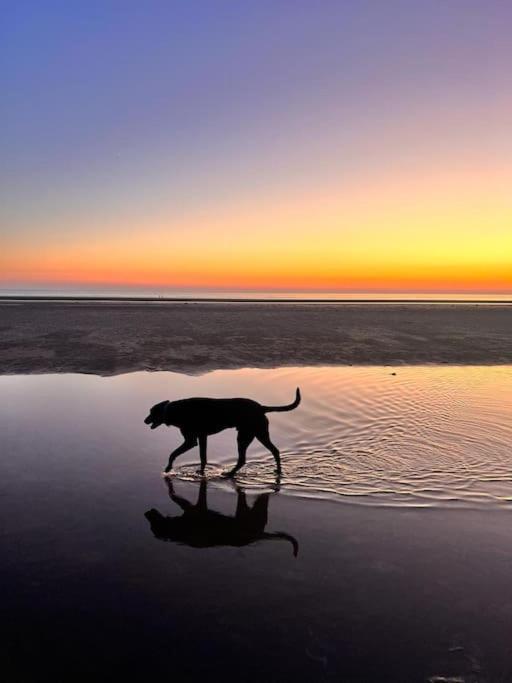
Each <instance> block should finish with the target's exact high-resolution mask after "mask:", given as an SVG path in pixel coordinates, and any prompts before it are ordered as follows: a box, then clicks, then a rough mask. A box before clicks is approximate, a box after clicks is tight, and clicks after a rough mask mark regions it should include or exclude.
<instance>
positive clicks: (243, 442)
mask: <svg viewBox="0 0 512 683" xmlns="http://www.w3.org/2000/svg"><path fill="white" fill-rule="evenodd" d="M253 439H254V434H253V433H252V432H243V431H239V432H238V436H237V439H236V440H237V443H238V460H237V463H236V465H235V466H234V467H233V469H232V470H230V471H229V472H227V474H226V476H228V477H233V476H234V475H235V474H236V473H237V472H238V470H239V469H241V468H242V467H243V466H244V465H245V455H246V453H247V449H248V448H249V444H250V443H251V441H252V440H253Z"/></svg>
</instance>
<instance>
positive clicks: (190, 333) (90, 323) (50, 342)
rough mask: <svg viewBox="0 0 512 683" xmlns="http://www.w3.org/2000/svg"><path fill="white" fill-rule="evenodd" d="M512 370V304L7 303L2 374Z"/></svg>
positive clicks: (0, 318)
mask: <svg viewBox="0 0 512 683" xmlns="http://www.w3.org/2000/svg"><path fill="white" fill-rule="evenodd" d="M428 363H449V364H462V365H466V364H471V365H477V364H480V365H482V364H509V363H512V307H511V306H506V305H495V306H494V305H472V304H460V305H459V304H413V305H410V304H409V305H408V304H325V305H324V304H284V303H279V304H276V303H273V304H271V303H270V304H269V303H243V304H241V303H192V302H191V303H169V302H166V303H158V302H144V303H126V302H116V303H112V302H94V301H72V302H70V301H68V302H61V301H48V302H34V301H27V302H21V301H5V300H4V301H0V373H1V374H11V373H49V372H85V373H95V374H101V375H115V374H120V373H123V372H131V371H135V370H174V371H178V372H186V373H201V372H206V371H208V370H213V369H220V368H240V367H277V366H283V365H288V366H292V365H335V364H336V365H358V364H361V365H404V364H428Z"/></svg>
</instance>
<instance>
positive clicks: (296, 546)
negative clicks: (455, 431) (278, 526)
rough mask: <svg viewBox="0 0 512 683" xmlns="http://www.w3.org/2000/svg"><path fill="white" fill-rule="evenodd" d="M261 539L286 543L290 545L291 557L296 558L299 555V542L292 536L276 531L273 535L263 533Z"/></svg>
mask: <svg viewBox="0 0 512 683" xmlns="http://www.w3.org/2000/svg"><path fill="white" fill-rule="evenodd" d="M263 538H266V539H268V540H274V541H288V543H290V544H291V546H292V550H293V556H294V557H297V555H298V554H299V542H298V541H297V539H296V538H295V537H294V536H291V535H290V534H286V533H285V532H284V531H276V532H274V533H264V534H263Z"/></svg>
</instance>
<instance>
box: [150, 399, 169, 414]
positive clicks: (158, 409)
mask: <svg viewBox="0 0 512 683" xmlns="http://www.w3.org/2000/svg"><path fill="white" fill-rule="evenodd" d="M168 403H169V401H161V402H160V403H155V405H154V406H153V407H152V408H151V411H154V412H155V413H157V414H158V415H162V416H163V415H164V414H165V409H166V408H167V404H168Z"/></svg>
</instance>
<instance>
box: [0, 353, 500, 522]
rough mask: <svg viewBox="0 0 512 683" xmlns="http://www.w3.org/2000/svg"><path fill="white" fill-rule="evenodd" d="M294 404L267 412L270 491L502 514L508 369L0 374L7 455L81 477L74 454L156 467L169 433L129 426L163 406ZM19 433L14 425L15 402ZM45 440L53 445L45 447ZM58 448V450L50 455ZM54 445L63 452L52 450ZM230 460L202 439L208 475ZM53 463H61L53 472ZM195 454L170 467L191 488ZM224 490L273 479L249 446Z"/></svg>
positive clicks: (224, 443) (215, 440)
mask: <svg viewBox="0 0 512 683" xmlns="http://www.w3.org/2000/svg"><path fill="white" fill-rule="evenodd" d="M296 386H300V387H301V390H302V394H303V402H302V404H301V405H300V407H299V408H298V409H297V410H295V411H293V412H290V413H281V414H279V413H274V414H269V418H270V421H271V436H272V438H273V440H274V442H275V443H276V444H277V445H278V446H279V447H280V449H281V452H282V460H283V468H284V477H283V479H282V482H281V490H282V491H283V492H284V493H291V494H299V495H302V496H309V497H327V498H332V499H336V500H340V501H343V502H350V503H364V504H366V505H390V506H402V505H405V506H448V507H454V506H478V505H487V506H500V507H511V509H512V449H511V443H512V368H511V367H507V366H505V367H404V368H399V369H391V368H364V367H363V368H359V367H357V368H356V367H325V368H284V369H275V370H259V369H258V370H256V369H246V370H234V371H217V372H212V373H210V374H207V375H203V376H200V377H190V376H186V375H179V374H174V373H164V372H162V373H153V374H149V373H133V374H129V375H124V376H119V377H114V378H100V377H95V376H84V375H60V376H27V377H18V376H15V377H0V388H1V391H2V393H3V395H4V396H6V397H8V400H7V401H6V402H5V404H4V406H3V407H2V409H1V412H0V420H2V423H3V424H2V431H3V433H4V434H6V438H7V440H8V446H9V448H10V449H12V451H15V452H17V453H18V456H17V457H18V458H19V457H23V456H22V454H23V452H27V453H30V452H33V449H34V448H36V449H37V450H39V451H42V453H41V455H40V456H38V458H42V459H43V462H44V464H45V465H46V466H47V467H49V468H51V467H52V465H55V466H57V467H61V466H62V467H65V468H66V469H69V468H71V469H73V468H75V469H76V472H77V473H79V472H81V471H82V470H83V468H84V467H86V465H87V463H84V461H83V460H82V458H81V457H79V456H78V455H77V449H79V450H86V451H87V452H88V453H89V456H88V457H89V458H90V457H98V458H101V459H102V460H103V462H105V463H108V465H109V466H110V467H112V468H123V469H124V468H126V467H131V468H134V469H135V471H134V472H133V474H134V475H136V471H137V470H139V469H140V468H141V467H150V468H152V469H153V470H154V471H158V470H161V469H163V467H164V466H165V464H166V460H167V456H168V453H169V452H170V450H171V449H174V448H175V447H176V446H177V445H178V444H179V443H180V442H181V436H180V434H179V432H178V431H177V430H176V429H174V428H170V429H169V428H166V427H164V426H162V427H160V428H159V429H158V430H157V431H154V432H150V431H149V430H148V428H147V427H146V426H145V425H144V424H143V421H142V419H143V418H144V417H145V415H146V414H147V411H148V408H149V407H150V406H151V405H152V404H153V403H156V402H158V401H160V400H163V399H165V398H168V399H170V400H174V399H177V398H182V397H187V396H217V397H222V396H224V397H229V396H247V397H251V398H254V399H256V400H258V401H260V402H261V403H264V404H267V405H268V404H283V403H288V402H290V401H291V400H292V399H293V396H294V392H295V387H296ZM27 397H30V399H29V406H30V424H29V425H27V423H26V410H27V400H28V398H27ZM55 444H58V445H59V447H58V448H57V449H55ZM63 444H66V446H65V448H63ZM66 449H67V450H66ZM235 459H236V437H235V432H234V431H232V430H230V431H225V432H222V433H221V434H218V435H215V436H213V437H210V439H209V463H210V467H209V471H208V476H209V477H210V478H211V479H212V480H213V481H214V484H215V485H217V486H224V487H225V486H228V484H226V483H225V482H223V481H222V480H221V479H220V477H219V475H220V474H221V473H222V471H223V469H226V468H227V467H228V466H229V465H231V464H232V463H234V461H235ZM61 461H64V462H61ZM197 462H198V453H197V449H194V450H192V451H190V452H189V453H187V454H185V455H183V456H182V457H181V458H180V459H179V460H177V461H176V463H175V464H176V474H177V475H178V476H179V477H180V478H182V479H194V478H196V477H195V469H196V467H195V466H196V464H197ZM238 482H239V483H240V484H241V485H243V486H246V487H249V488H250V489H251V490H255V491H257V490H260V489H265V488H268V487H269V486H271V485H272V484H274V483H275V477H274V474H273V459H272V457H271V456H270V454H269V453H268V452H267V451H266V450H265V449H264V448H263V447H262V446H261V445H260V444H259V443H258V442H253V444H252V445H251V447H250V448H249V455H248V465H247V467H246V468H245V469H244V470H243V471H242V472H241V473H240V475H239V477H238Z"/></svg>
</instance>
